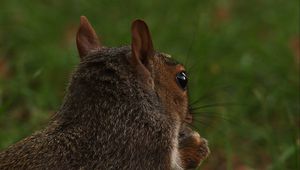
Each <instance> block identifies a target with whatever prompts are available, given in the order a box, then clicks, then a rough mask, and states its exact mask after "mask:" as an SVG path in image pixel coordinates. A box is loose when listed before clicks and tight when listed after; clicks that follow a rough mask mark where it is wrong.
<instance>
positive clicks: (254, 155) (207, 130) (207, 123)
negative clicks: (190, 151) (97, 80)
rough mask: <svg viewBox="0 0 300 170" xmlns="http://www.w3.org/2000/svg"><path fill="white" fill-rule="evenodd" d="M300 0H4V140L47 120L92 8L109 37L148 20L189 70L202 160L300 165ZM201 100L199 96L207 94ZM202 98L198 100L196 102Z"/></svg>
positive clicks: (239, 169) (0, 15)
mask: <svg viewBox="0 0 300 170" xmlns="http://www.w3.org/2000/svg"><path fill="white" fill-rule="evenodd" d="M299 5H300V4H299V1H298V0H289V1H284V0H252V1H243V0H241V1H237V0H215V1H208V0H201V1H200V0H190V1H186V0H173V1H161V0H152V1H133V0H129V1H126V2H125V1H116V0H90V1H86V0H73V1H72V0H64V1H59V0H43V1H38V0H23V1H20V0H1V6H0V149H3V148H5V147H7V146H9V145H10V144H12V143H14V142H16V141H18V140H20V139H21V138H23V137H25V136H27V135H29V134H31V133H32V132H34V131H36V130H38V129H41V128H42V127H44V126H45V125H46V124H47V122H48V120H49V118H50V117H51V115H52V114H53V113H54V112H55V111H56V110H57V109H58V108H59V106H60V103H61V102H62V100H63V96H64V92H65V89H66V85H67V82H68V79H69V77H70V73H71V72H72V70H73V69H74V67H76V65H77V64H78V62H79V59H78V55H77V51H76V45H75V34H76V31H77V28H78V24H79V17H80V15H86V16H87V17H88V18H89V20H90V22H91V23H92V25H93V26H94V28H95V30H96V31H97V32H98V34H99V35H100V36H101V39H102V41H103V43H104V44H105V45H106V46H121V45H125V44H129V43H130V24H131V22H132V20H133V19H135V18H142V19H144V20H145V21H146V22H147V23H148V25H149V27H150V30H151V32H152V38H153V41H154V46H155V47H156V49H157V50H159V51H162V52H166V53H169V54H171V55H172V56H173V57H174V58H176V59H177V60H179V61H181V62H182V63H184V64H185V65H186V67H187V69H188V70H189V77H190V84H189V90H190V91H189V92H190V97H191V102H193V101H194V103H195V104H194V105H193V106H194V107H197V106H199V109H198V110H197V113H195V115H196V116H195V117H196V120H195V123H194V126H195V129H198V130H199V131H200V134H201V135H202V136H203V137H205V138H207V139H208V140H209V143H210V149H211V155H210V157H209V158H208V160H206V161H205V162H204V163H203V165H202V167H201V169H208V170H210V169H220V170H223V169H236V170H250V169H280V170H283V169H287V170H296V169H299V160H300V159H299V145H300V138H299V125H300V119H299V103H300V101H299V93H300V92H299V60H300V57H299V21H300V18H299ZM198 99H199V100H198ZM195 101H197V102H195Z"/></svg>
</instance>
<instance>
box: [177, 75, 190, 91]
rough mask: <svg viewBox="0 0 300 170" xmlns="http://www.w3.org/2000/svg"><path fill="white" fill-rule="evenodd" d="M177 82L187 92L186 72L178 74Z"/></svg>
mask: <svg viewBox="0 0 300 170" xmlns="http://www.w3.org/2000/svg"><path fill="white" fill-rule="evenodd" d="M176 81H177V83H178V85H179V86H180V87H181V88H182V89H183V90H186V87H187V82H188V78H187V76H186V73H185V72H184V71H182V72H180V73H177V75H176Z"/></svg>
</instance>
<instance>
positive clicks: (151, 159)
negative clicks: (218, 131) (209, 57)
mask: <svg viewBox="0 0 300 170" xmlns="http://www.w3.org/2000/svg"><path fill="white" fill-rule="evenodd" d="M80 21H81V22H80V27H79V29H78V32H77V36H76V44H77V49H78V53H79V56H80V63H79V65H78V67H77V68H76V70H75V72H73V74H72V77H71V80H70V83H69V85H68V88H67V92H66V95H65V98H64V100H63V104H62V105H61V107H60V108H59V110H58V111H57V112H56V113H55V114H54V116H53V117H52V118H51V120H50V122H49V124H48V126H46V127H45V128H44V129H43V130H40V131H38V132H36V133H34V134H32V135H31V136H29V137H27V138H25V139H23V140H21V141H19V142H17V143H16V144H14V145H12V146H10V147H8V148H7V149H6V150H4V151H2V152H1V153H0V169H103V170H108V169H126V170H127V169H128V170H138V169H141V170H143V169H149V170H152V169H153V170H184V169H194V168H197V167H198V165H199V164H200V162H202V160H204V159H205V158H206V157H207V155H208V154H209V148H208V144H207V141H206V140H205V139H204V138H201V137H200V135H199V133H197V132H195V131H193V130H192V129H190V128H189V124H190V123H191V122H192V113H191V112H190V111H189V107H188V92H187V82H188V77H187V73H186V72H185V69H184V66H183V65H182V64H180V63H178V62H176V61H175V60H173V59H171V58H169V57H168V55H166V54H164V53H160V52H157V51H155V50H154V48H153V44H152V39H151V35H150V32H149V29H148V26H147V25H146V23H145V22H144V21H142V20H139V19H137V20H135V21H133V22H132V26H131V46H122V47H118V48H115V47H114V48H109V47H105V46H103V45H102V43H101V41H100V38H99V37H98V36H97V34H96V32H95V31H94V29H93V27H92V26H91V24H90V23H89V21H88V19H87V18H86V17H85V16H81V19H80Z"/></svg>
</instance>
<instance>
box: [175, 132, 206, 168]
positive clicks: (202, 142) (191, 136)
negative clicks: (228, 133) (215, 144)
mask: <svg viewBox="0 0 300 170" xmlns="http://www.w3.org/2000/svg"><path fill="white" fill-rule="evenodd" d="M179 152H180V156H181V162H182V166H183V168H184V169H196V168H197V167H198V166H199V165H200V164H201V162H202V161H203V160H204V159H206V158H207V156H208V155H209V153H210V151H209V148H208V142H207V140H206V139H204V138H201V136H200V135H199V133H197V132H195V131H193V130H191V129H190V128H185V129H184V130H183V131H182V132H181V133H180V134H179Z"/></svg>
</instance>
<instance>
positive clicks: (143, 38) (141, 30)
mask: <svg viewBox="0 0 300 170" xmlns="http://www.w3.org/2000/svg"><path fill="white" fill-rule="evenodd" d="M131 34H132V35H131V36H132V42H131V50H132V59H133V61H134V63H135V64H137V63H139V62H140V63H142V64H144V65H147V64H148V61H149V59H150V57H152V56H153V55H154V49H153V44H152V39H151V35H150V32H149V29H148V26H147V24H146V23H145V22H144V21H143V20H140V19H137V20H135V21H133V22H132V25H131Z"/></svg>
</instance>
